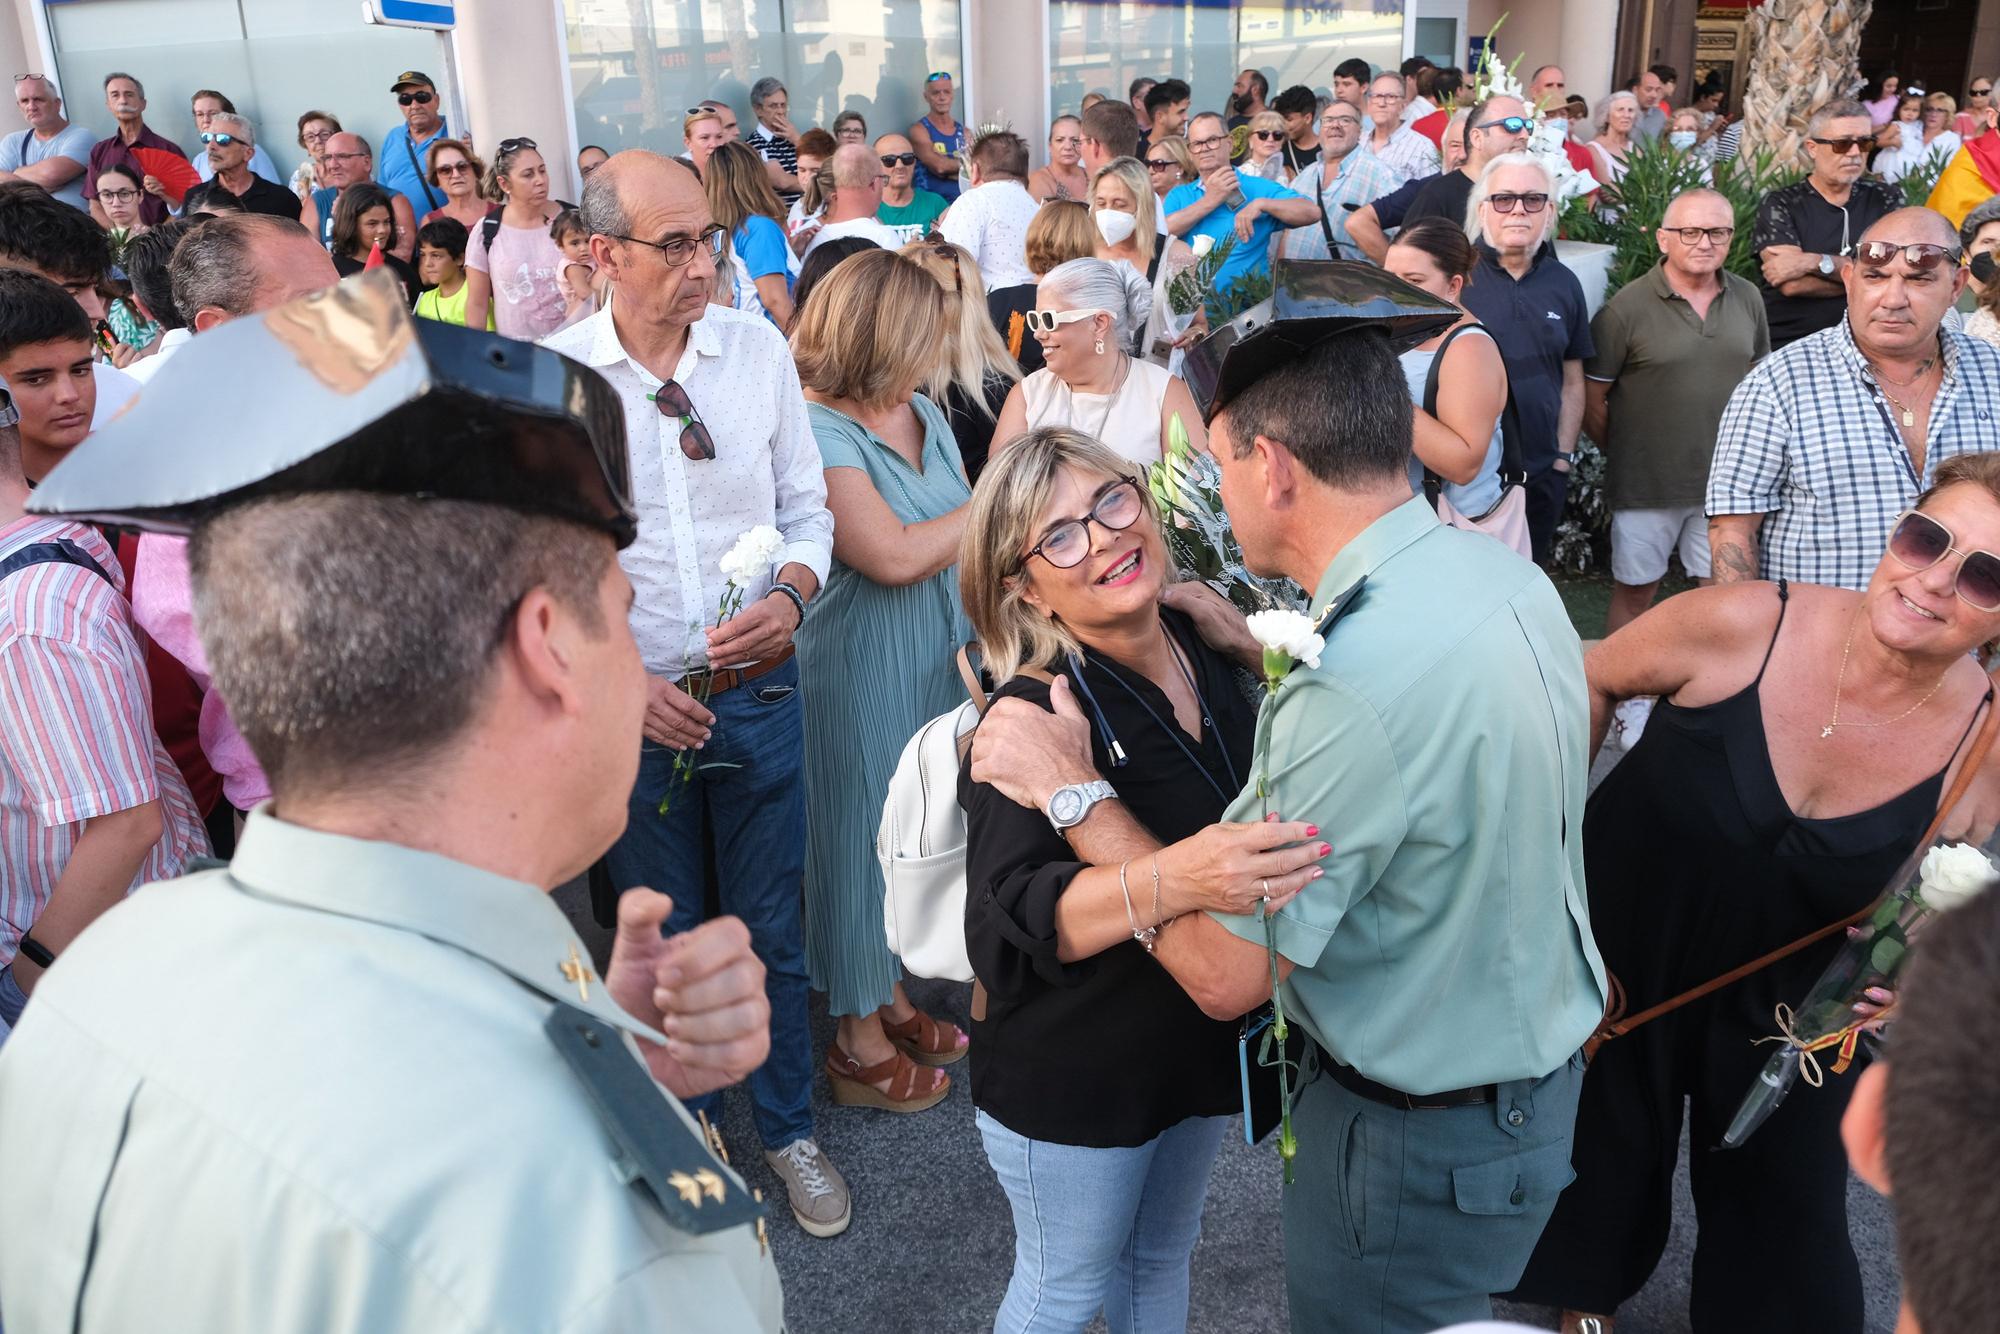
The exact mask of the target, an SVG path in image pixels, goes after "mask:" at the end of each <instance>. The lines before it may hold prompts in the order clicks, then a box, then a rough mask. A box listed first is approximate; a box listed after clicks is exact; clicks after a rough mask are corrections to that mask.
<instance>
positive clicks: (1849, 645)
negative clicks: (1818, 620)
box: [1819, 609, 1950, 741]
mask: <svg viewBox="0 0 2000 1334" xmlns="http://www.w3.org/2000/svg"><path fill="white" fill-rule="evenodd" d="M1860 619H1861V612H1860V610H1859V609H1857V610H1856V611H1855V613H1854V617H1853V619H1851V620H1849V621H1848V623H1847V642H1846V643H1845V644H1843V645H1841V649H1840V672H1839V674H1838V675H1836V676H1835V677H1834V678H1833V717H1831V718H1829V719H1827V721H1826V726H1825V727H1822V728H1820V729H1819V739H1820V740H1821V741H1824V740H1826V739H1827V738H1828V737H1830V736H1832V735H1833V729H1834V728H1836V727H1838V726H1840V688H1841V687H1842V686H1843V685H1845V684H1846V683H1847V655H1848V654H1849V653H1850V652H1852V651H1853V649H1854V625H1855V622H1856V621H1858V620H1860ZM1948 675H1950V672H1949V671H1947V672H1946V673H1945V676H1948ZM1943 688H1944V676H1940V677H1938V679H1937V684H1936V685H1934V686H1932V687H1931V688H1930V691H1929V693H1928V694H1926V695H1925V696H1924V697H1923V698H1922V699H1920V700H1918V701H1917V702H1916V703H1915V704H1912V705H1911V706H1910V707H1909V708H1907V709H1904V710H1903V711H1902V712H1901V713H1899V714H1897V715H1896V716H1895V717H1893V718H1890V719H1888V720H1886V721H1884V722H1879V723H1849V724H1848V726H1849V727H1888V726H1889V725H1890V724H1892V723H1900V722H1902V721H1903V719H1905V718H1907V717H1909V716H1910V715H1911V714H1913V713H1915V712H1916V711H1917V710H1918V709H1921V708H1922V707H1924V705H1926V704H1928V703H1930V702H1931V696H1932V695H1935V694H1937V692H1938V691H1940V690H1942V689H1943Z"/></svg>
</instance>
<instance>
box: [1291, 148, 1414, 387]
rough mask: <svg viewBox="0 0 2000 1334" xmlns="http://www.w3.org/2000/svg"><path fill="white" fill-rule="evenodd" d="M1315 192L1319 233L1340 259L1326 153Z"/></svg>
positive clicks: (1328, 250) (1330, 252)
mask: <svg viewBox="0 0 2000 1334" xmlns="http://www.w3.org/2000/svg"><path fill="white" fill-rule="evenodd" d="M1285 146H1286V147H1287V148H1289V147H1291V142H1290V141H1289V140H1287V141H1286V144H1285ZM1313 192H1314V193H1315V194H1316V195H1318V196H1319V199H1318V201H1317V202H1318V203H1319V234H1320V235H1321V236H1324V237H1325V238H1326V257H1327V258H1328V259H1339V258H1340V242H1338V241H1336V240H1334V239H1333V224H1332V223H1330V222H1328V221H1327V220H1326V157H1325V155H1324V154H1322V155H1321V156H1320V160H1319V179H1318V180H1317V181H1315V182H1313ZM1440 350H1441V349H1440Z"/></svg>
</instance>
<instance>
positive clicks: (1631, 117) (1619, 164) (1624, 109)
mask: <svg viewBox="0 0 2000 1334" xmlns="http://www.w3.org/2000/svg"><path fill="white" fill-rule="evenodd" d="M1638 121H1639V99H1638V98H1637V97H1634V96H1633V95H1632V94H1631V93H1628V92H1625V91H1624V90H1622V89H1621V90H1619V91H1618V92H1615V93H1613V94H1611V96H1609V97H1607V98H1605V99H1604V100H1603V101H1602V102H1600V103H1598V104H1597V137H1596V138H1595V139H1593V140H1591V141H1590V156H1591V158H1592V160H1593V161H1594V163H1595V164H1596V165H1594V166H1593V167H1592V168H1591V175H1593V176H1595V177H1597V179H1598V180H1600V181H1603V182H1604V183H1605V184H1606V185H1616V184H1617V183H1618V182H1620V181H1622V180H1624V179H1625V154H1626V153H1627V152H1628V151H1630V149H1631V147H1632V127H1633V126H1634V125H1636V124H1638Z"/></svg>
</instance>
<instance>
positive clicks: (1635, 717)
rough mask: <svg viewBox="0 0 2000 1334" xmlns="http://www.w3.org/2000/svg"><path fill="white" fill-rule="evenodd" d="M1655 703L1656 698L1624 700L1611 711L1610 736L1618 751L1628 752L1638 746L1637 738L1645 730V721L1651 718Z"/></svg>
mask: <svg viewBox="0 0 2000 1334" xmlns="http://www.w3.org/2000/svg"><path fill="white" fill-rule="evenodd" d="M1656 702H1657V697H1656V696H1653V695H1644V696H1641V697H1640V698H1638V699H1628V700H1625V701H1623V702H1622V703H1620V704H1619V705H1618V707H1617V708H1616V709H1614V710H1613V711H1612V714H1611V734H1612V736H1613V737H1614V738H1615V739H1616V743H1617V746H1618V749H1620V750H1630V749H1632V747H1634V746H1636V745H1638V744H1639V737H1640V735H1641V734H1642V733H1643V732H1645V730H1646V721H1647V720H1648V719H1649V718H1651V717H1652V716H1653V705H1654V704H1655V703H1656Z"/></svg>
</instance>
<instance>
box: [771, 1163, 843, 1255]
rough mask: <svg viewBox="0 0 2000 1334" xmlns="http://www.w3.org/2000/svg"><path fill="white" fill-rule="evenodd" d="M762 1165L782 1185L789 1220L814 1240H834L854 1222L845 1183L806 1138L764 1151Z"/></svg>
mask: <svg viewBox="0 0 2000 1334" xmlns="http://www.w3.org/2000/svg"><path fill="white" fill-rule="evenodd" d="M764 1162H765V1163H766V1165H768V1166H769V1167H770V1169H771V1170H772V1171H773V1172H776V1173H777V1174H778V1179H779V1180H780V1181H782V1182H784V1183H785V1196H786V1198H787V1200H788V1201H789V1202H790V1204H791V1206H792V1217H793V1218H796V1219H797V1220H798V1223H799V1226H800V1227H801V1228H803V1229H805V1230H806V1231H807V1232H808V1233H810V1234H811V1235H813V1236H815V1237H837V1236H839V1235H840V1234H841V1233H843V1232H845V1231H847V1225H848V1224H849V1223H851V1222H852V1221H854V1206H853V1202H852V1201H851V1200H850V1199H849V1197H848V1194H847V1182H845V1181H843V1180H842V1179H841V1176H840V1173H839V1172H838V1171H837V1170H835V1168H834V1166H833V1164H832V1163H831V1162H830V1161H828V1159H827V1157H826V1155H825V1154H823V1153H821V1152H820V1151H819V1145H818V1144H815V1143H814V1142H813V1141H812V1140H809V1139H795V1140H793V1141H792V1142H791V1143H790V1144H787V1145H786V1146H785V1147H784V1148H782V1149H778V1150H775V1151H773V1150H770V1149H766V1150H765V1151H764Z"/></svg>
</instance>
